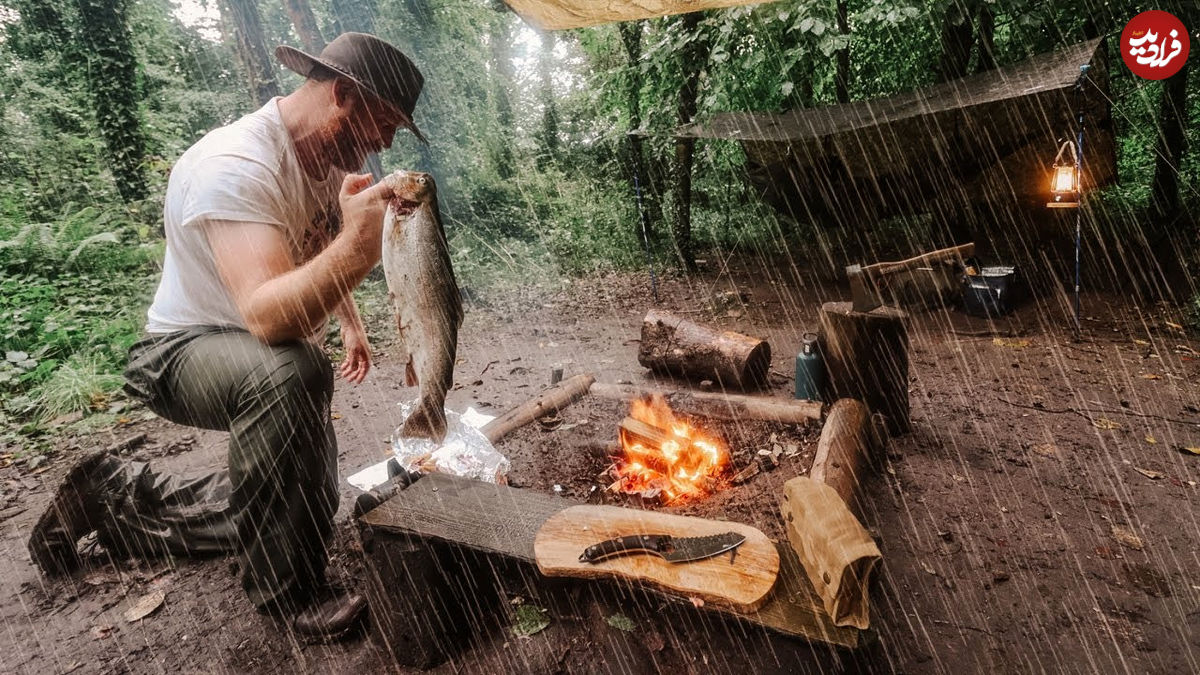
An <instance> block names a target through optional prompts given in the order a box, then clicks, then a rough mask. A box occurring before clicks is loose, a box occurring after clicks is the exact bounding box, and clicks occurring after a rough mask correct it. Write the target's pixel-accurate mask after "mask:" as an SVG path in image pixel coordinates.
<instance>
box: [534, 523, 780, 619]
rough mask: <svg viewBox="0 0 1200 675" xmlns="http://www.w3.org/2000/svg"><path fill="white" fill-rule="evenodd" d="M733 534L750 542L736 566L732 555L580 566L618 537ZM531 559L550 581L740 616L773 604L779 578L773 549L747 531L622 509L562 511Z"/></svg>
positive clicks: (541, 534)
mask: <svg viewBox="0 0 1200 675" xmlns="http://www.w3.org/2000/svg"><path fill="white" fill-rule="evenodd" d="M730 531H733V532H738V533H740V534H744V535H745V536H746V541H745V542H743V543H742V545H741V546H739V547H738V549H737V557H736V558H735V559H734V562H733V564H732V565H731V564H730V563H729V554H728V553H723V554H721V555H718V556H714V557H711V558H705V559H704V560H696V561H692V562H683V563H670V562H667V561H666V560H663V559H662V558H660V557H658V556H656V555H653V554H645V553H638V554H633V555H625V556H618V557H615V558H610V559H608V560H604V561H601V562H599V563H595V564H592V563H586V562H580V561H579V554H581V553H583V550H584V549H585V548H587V547H588V546H591V545H592V544H596V543H599V542H601V541H605V540H607V539H613V538H615V537H624V536H628V535H631V534H669V535H671V536H673V537H701V536H706V535H712V534H721V533H722V532H730ZM533 552H534V556H535V559H536V560H537V565H538V568H539V569H540V570H541V571H542V574H545V575H546V576H551V577H588V578H615V579H627V580H634V581H638V582H642V583H645V584H648V585H651V586H655V587H657V588H659V589H661V590H666V591H670V592H673V593H678V594H679V595H680V596H683V597H689V598H691V597H696V598H701V599H702V600H704V601H705V602H709V603H713V604H717V605H721V606H724V607H729V608H731V609H735V610H738V611H742V612H753V611H754V610H756V609H758V608H759V607H761V606H762V605H763V603H764V602H766V601H767V597H768V596H769V595H770V594H771V588H772V587H774V585H775V578H776V576H778V573H779V553H778V552H777V551H776V550H775V544H773V543H771V540H770V539H767V536H766V535H765V534H763V533H762V532H759V531H758V530H757V529H755V528H753V527H750V526H749V525H743V524H741V523H730V522H725V521H719V520H706V519H704V518H692V517H690V516H677V515H674V514H670V513H658V512H655V511H639V510H635V509H623V508H620V507H616V506H572V507H570V508H568V509H564V510H562V511H559V512H558V513H556V514H555V515H553V516H551V517H550V518H549V519H548V520H547V521H546V522H545V523H544V524H543V525H542V527H541V529H540V530H538V533H537V537H536V538H535V539H534V542H533Z"/></svg>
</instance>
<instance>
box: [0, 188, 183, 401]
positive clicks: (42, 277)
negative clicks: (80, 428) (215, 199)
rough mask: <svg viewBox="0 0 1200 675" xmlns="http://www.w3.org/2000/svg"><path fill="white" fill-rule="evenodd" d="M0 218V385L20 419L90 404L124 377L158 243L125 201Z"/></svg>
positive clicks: (153, 272) (146, 300)
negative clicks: (51, 215) (34, 217)
mask: <svg viewBox="0 0 1200 675" xmlns="http://www.w3.org/2000/svg"><path fill="white" fill-rule="evenodd" d="M63 213H64V215H63V216H62V217H61V218H58V219H55V220H52V221H49V222H38V223H29V222H24V223H22V222H21V221H20V220H19V219H18V218H16V217H13V215H12V214H6V215H7V217H0V354H3V355H4V356H5V359H4V362H3V363H0V393H3V394H4V395H5V397H6V398H10V397H11V399H10V400H9V402H8V405H6V408H7V410H8V412H9V413H10V414H14V415H17V416H18V417H27V418H28V417H33V418H40V419H48V418H53V417H55V416H57V415H60V414H62V413H63V412H68V411H71V410H87V409H88V408H89V407H90V406H91V405H92V404H93V403H94V402H95V401H96V400H97V399H98V398H99V397H101V396H102V395H103V394H104V393H105V392H106V391H107V390H110V389H113V388H115V387H117V386H119V384H120V376H119V372H120V368H121V365H122V364H123V363H124V362H125V358H126V351H127V350H128V348H129V346H130V345H132V344H133V342H134V341H135V340H136V339H137V336H138V335H139V333H140V331H141V327H142V321H143V316H144V312H145V308H146V306H147V304H148V303H149V300H150V294H151V293H152V292H153V288H154V276H155V275H156V274H157V263H156V261H157V259H158V257H159V256H160V255H161V244H160V243H151V242H150V241H149V240H150V237H151V236H152V233H151V231H150V228H149V227H148V226H147V225H145V224H144V223H141V222H139V221H137V220H136V219H134V218H131V217H130V213H129V212H128V211H127V210H126V208H125V207H122V206H110V207H98V206H88V207H84V208H78V207H75V206H71V205H68V207H66V208H64V210H63Z"/></svg>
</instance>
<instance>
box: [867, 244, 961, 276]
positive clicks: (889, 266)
mask: <svg viewBox="0 0 1200 675" xmlns="http://www.w3.org/2000/svg"><path fill="white" fill-rule="evenodd" d="M973 255H975V242H971V243H969V244H962V245H959V246H951V247H950V248H943V249H939V250H937V251H930V252H929V253H922V254H921V255H919V256H916V257H914V258H909V259H908V260H901V261H899V262H881V263H875V264H874V265H867V266H866V267H863V268H862V269H863V272H867V273H870V274H876V275H878V274H888V273H891V272H900V271H903V270H907V269H913V268H917V267H925V266H926V265H929V264H930V263H935V262H942V261H944V260H961V259H963V258H969V257H971V256H973Z"/></svg>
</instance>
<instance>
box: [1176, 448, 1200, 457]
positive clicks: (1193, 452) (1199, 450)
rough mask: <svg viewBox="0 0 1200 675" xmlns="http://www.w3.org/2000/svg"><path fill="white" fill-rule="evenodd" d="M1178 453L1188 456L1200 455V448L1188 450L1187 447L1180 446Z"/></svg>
mask: <svg viewBox="0 0 1200 675" xmlns="http://www.w3.org/2000/svg"><path fill="white" fill-rule="evenodd" d="M1179 451H1180V452H1183V453H1186V454H1189V455H1200V448H1189V447H1182V446H1181V447H1180V448H1179Z"/></svg>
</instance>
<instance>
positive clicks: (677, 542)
mask: <svg viewBox="0 0 1200 675" xmlns="http://www.w3.org/2000/svg"><path fill="white" fill-rule="evenodd" d="M744 541H746V536H745V535H743V534H738V533H737V532H725V533H722V534H714V535H709V536H707V537H672V536H671V535H669V534H633V535H630V536H628V537H617V538H616V539H609V540H608V541H602V542H600V543H599V544H593V545H591V546H589V547H587V548H585V549H584V550H583V553H582V554H581V555H580V556H579V562H587V563H598V562H601V561H603V560H607V559H609V558H614V557H616V556H622V555H630V554H633V553H653V554H654V555H657V556H658V557H660V558H662V559H663V560H666V561H667V562H673V563H681V562H691V561H693V560H703V559H704V558H711V557H712V556H715V555H720V554H722V553H725V552H726V551H731V550H733V549H736V548H737V547H738V546H741V545H742V542H744Z"/></svg>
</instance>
